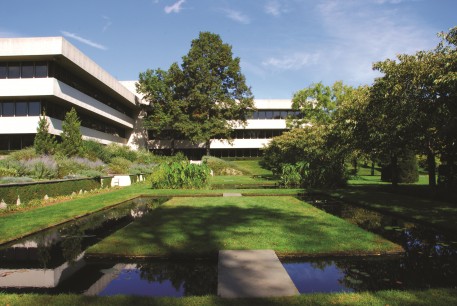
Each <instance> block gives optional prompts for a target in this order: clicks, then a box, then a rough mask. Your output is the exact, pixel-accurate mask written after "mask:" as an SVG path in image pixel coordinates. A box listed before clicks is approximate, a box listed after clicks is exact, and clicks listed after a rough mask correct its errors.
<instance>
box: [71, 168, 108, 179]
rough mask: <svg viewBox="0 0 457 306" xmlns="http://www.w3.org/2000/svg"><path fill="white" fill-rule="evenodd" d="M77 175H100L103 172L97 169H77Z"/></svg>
mask: <svg viewBox="0 0 457 306" xmlns="http://www.w3.org/2000/svg"><path fill="white" fill-rule="evenodd" d="M76 174H77V175H80V176H83V177H102V176H103V175H104V173H103V172H101V171H98V170H91V169H89V170H79V171H78V172H77V173H76Z"/></svg>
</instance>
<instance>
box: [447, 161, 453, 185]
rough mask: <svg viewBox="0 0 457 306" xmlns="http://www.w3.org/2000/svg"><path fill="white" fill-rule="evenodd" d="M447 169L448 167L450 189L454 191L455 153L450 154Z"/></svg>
mask: <svg viewBox="0 0 457 306" xmlns="http://www.w3.org/2000/svg"><path fill="white" fill-rule="evenodd" d="M447 167H448V172H447V173H448V179H447V181H448V184H447V185H448V186H447V187H448V188H449V189H452V188H453V187H454V152H450V154H449V155H448V159H447Z"/></svg>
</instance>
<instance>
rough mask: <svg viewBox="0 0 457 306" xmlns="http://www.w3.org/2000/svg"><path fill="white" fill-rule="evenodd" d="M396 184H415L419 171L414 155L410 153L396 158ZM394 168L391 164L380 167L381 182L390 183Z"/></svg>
mask: <svg viewBox="0 0 457 306" xmlns="http://www.w3.org/2000/svg"><path fill="white" fill-rule="evenodd" d="M397 169H398V174H397V176H398V183H416V182H417V181H418V180H419V169H418V165H417V158H416V155H414V153H412V152H408V153H404V154H402V155H401V156H400V157H399V158H398V165H397ZM393 171H395V167H393V166H392V163H389V164H386V165H382V169H381V180H382V181H384V182H392V176H393V175H394V173H393Z"/></svg>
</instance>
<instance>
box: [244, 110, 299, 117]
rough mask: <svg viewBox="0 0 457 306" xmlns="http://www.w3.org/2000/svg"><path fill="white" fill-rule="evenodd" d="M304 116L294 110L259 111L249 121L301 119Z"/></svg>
mask: <svg viewBox="0 0 457 306" xmlns="http://www.w3.org/2000/svg"><path fill="white" fill-rule="evenodd" d="M300 118H303V115H302V114H301V113H300V112H299V111H293V110H273V109H271V110H259V111H255V112H253V113H252V116H251V117H250V118H248V119H300Z"/></svg>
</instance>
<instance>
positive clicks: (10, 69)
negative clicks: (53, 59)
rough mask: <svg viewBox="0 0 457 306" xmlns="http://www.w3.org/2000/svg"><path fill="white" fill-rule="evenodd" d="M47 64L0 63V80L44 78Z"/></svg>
mask: <svg viewBox="0 0 457 306" xmlns="http://www.w3.org/2000/svg"><path fill="white" fill-rule="evenodd" d="M47 76H48V63H47V62H10V63H0V79H18V78H46V77H47Z"/></svg>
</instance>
